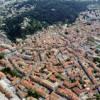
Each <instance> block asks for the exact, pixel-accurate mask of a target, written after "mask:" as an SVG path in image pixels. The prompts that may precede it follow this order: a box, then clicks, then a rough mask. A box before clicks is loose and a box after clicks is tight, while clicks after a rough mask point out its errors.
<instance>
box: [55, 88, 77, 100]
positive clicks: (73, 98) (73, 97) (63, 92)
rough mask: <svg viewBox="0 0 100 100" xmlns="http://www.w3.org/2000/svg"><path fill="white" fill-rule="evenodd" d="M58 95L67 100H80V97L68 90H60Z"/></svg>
mask: <svg viewBox="0 0 100 100" xmlns="http://www.w3.org/2000/svg"><path fill="white" fill-rule="evenodd" d="M57 93H59V94H60V95H63V96H65V97H67V98H70V99H71V100H79V98H78V96H77V95H76V94H75V93H74V92H72V91H71V90H70V89H67V88H58V89H57Z"/></svg>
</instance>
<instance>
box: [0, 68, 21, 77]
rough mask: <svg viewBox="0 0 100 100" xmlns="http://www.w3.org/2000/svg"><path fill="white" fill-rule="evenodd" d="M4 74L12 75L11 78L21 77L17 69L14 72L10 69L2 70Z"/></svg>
mask: <svg viewBox="0 0 100 100" xmlns="http://www.w3.org/2000/svg"><path fill="white" fill-rule="evenodd" d="M1 71H2V72H3V73H5V74H10V75H11V76H13V77H14V76H16V77H21V76H20V74H19V72H18V71H17V70H16V69H14V70H11V69H10V68H4V69H2V70H1Z"/></svg>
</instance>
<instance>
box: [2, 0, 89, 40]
mask: <svg viewBox="0 0 100 100" xmlns="http://www.w3.org/2000/svg"><path fill="white" fill-rule="evenodd" d="M26 4H30V5H36V7H35V9H31V10H30V11H28V12H24V13H21V14H18V15H17V16H16V17H12V18H7V19H6V20H5V26H4V27H2V29H3V30H4V31H5V32H6V33H7V36H8V38H9V39H11V40H12V41H15V40H16V38H25V36H26V35H27V34H34V32H36V31H37V30H40V29H42V27H47V26H48V25H52V24H57V23H59V22H62V23H73V22H74V21H75V20H76V18H77V17H78V15H79V13H80V12H81V11H84V10H86V8H87V5H88V4H89V2H74V1H60V0H49V1H48V0H43V1H42V0H37V1H36V0H28V1H27V2H24V3H23V4H21V5H19V6H18V7H17V9H19V8H20V7H22V6H24V5H26ZM44 4H45V5H44ZM79 8H80V9H79ZM25 17H26V18H29V19H30V20H31V21H30V22H29V25H28V26H27V27H25V29H22V28H21V23H22V22H23V21H24V18H25Z"/></svg>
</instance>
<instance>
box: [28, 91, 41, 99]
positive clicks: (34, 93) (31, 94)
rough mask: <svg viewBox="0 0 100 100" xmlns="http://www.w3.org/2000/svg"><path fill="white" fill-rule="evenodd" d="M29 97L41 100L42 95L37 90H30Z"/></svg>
mask: <svg viewBox="0 0 100 100" xmlns="http://www.w3.org/2000/svg"><path fill="white" fill-rule="evenodd" d="M28 96H33V97H34V98H37V99H39V97H40V95H39V94H38V93H37V92H36V91H35V90H32V89H30V90H28Z"/></svg>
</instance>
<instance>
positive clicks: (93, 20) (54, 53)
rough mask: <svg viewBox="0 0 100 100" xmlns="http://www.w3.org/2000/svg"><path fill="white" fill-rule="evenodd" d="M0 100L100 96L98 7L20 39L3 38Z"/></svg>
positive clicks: (93, 98) (90, 98)
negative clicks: (71, 21) (75, 18)
mask: <svg viewBox="0 0 100 100" xmlns="http://www.w3.org/2000/svg"><path fill="white" fill-rule="evenodd" d="M0 98H2V99H0V100H100V9H98V8H95V7H94V6H91V7H89V10H88V11H85V12H82V13H81V14H80V16H79V17H78V18H77V20H76V22H75V23H73V24H72V25H67V24H65V25H60V24H59V25H53V26H49V27H48V28H46V29H43V30H42V31H38V32H37V33H36V34H34V35H27V38H26V39H25V40H22V39H17V42H16V43H12V42H10V41H9V42H8V43H7V41H5V40H4V39H1V38H0Z"/></svg>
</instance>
